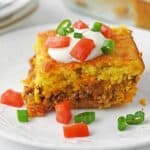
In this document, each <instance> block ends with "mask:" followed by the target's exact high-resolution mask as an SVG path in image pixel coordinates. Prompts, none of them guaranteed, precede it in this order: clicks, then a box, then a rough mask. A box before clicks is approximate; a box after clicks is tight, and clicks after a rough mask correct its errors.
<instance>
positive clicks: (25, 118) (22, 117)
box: [17, 110, 29, 122]
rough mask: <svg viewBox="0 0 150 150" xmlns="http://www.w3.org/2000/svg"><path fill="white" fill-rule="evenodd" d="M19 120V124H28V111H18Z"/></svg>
mask: <svg viewBox="0 0 150 150" xmlns="http://www.w3.org/2000/svg"><path fill="white" fill-rule="evenodd" d="M17 118H18V120H19V122H28V120H29V119H28V112H27V110H17Z"/></svg>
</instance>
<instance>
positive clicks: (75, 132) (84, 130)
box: [63, 123, 90, 138]
mask: <svg viewBox="0 0 150 150" xmlns="http://www.w3.org/2000/svg"><path fill="white" fill-rule="evenodd" d="M63 131H64V137H66V138H72V137H85V136H89V135H90V133H89V129H88V126H87V125H86V124H85V123H75V124H70V125H67V126H64V127H63Z"/></svg>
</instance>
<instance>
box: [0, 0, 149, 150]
mask: <svg viewBox="0 0 150 150" xmlns="http://www.w3.org/2000/svg"><path fill="white" fill-rule="evenodd" d="M64 18H72V19H88V18H87V17H85V16H82V15H79V14H76V13H74V12H71V11H70V10H68V9H67V8H66V7H65V6H64V4H63V3H62V0H40V1H39V7H38V9H37V10H36V12H34V13H33V14H32V15H31V16H30V17H29V18H28V19H27V20H26V21H25V22H24V24H22V25H21V26H20V27H19V28H18V29H23V28H28V27H31V26H35V25H41V24H48V23H55V22H59V21H60V20H62V19H64ZM0 149H1V150H41V149H37V148H33V147H29V146H25V145H21V144H18V143H14V142H11V141H8V140H6V139H3V138H0ZM149 149H150V148H149V147H146V146H145V148H142V150H149Z"/></svg>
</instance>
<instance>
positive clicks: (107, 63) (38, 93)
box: [23, 27, 144, 116]
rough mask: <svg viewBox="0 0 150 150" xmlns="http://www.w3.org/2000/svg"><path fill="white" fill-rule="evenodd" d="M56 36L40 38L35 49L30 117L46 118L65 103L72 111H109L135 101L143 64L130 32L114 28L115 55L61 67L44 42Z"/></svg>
mask: <svg viewBox="0 0 150 150" xmlns="http://www.w3.org/2000/svg"><path fill="white" fill-rule="evenodd" d="M55 34H56V33H55V31H46V32H43V33H40V34H38V36H37V39H36V42H35V45H34V49H35V56H34V57H33V58H32V59H31V61H30V65H31V70H30V71H29V73H28V76H27V79H26V80H25V81H24V92H23V96H24V99H25V100H26V103H27V109H28V113H29V115H30V116H43V115H45V114H46V113H47V112H49V111H51V110H52V109H53V108H54V106H55V104H56V103H57V102H59V101H63V100H65V99H69V100H70V101H71V103H72V107H73V108H107V107H111V106H114V105H121V104H126V103H129V102H131V101H132V99H133V96H134V95H135V94H136V89H137V88H136V85H137V82H138V80H139V78H140V75H141V74H142V72H143V70H144V64H143V61H142V58H141V54H140V53H139V51H138V50H137V48H136V45H135V43H134V41H133V38H132V36H131V31H129V30H128V29H126V28H125V27H119V28H113V36H112V38H113V40H114V41H115V49H114V51H113V53H112V54H111V55H101V56H99V57H97V58H95V59H93V60H90V61H85V62H83V63H78V62H73V63H59V62H56V61H55V60H53V59H52V58H51V57H50V56H49V55H48V48H47V47H46V46H45V41H46V39H47V38H48V37H49V36H54V35H55Z"/></svg>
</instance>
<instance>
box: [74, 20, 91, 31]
mask: <svg viewBox="0 0 150 150" xmlns="http://www.w3.org/2000/svg"><path fill="white" fill-rule="evenodd" d="M73 27H75V28H77V29H85V28H88V25H87V24H86V23H84V22H83V21H81V20H78V21H77V22H75V23H74V24H73Z"/></svg>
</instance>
